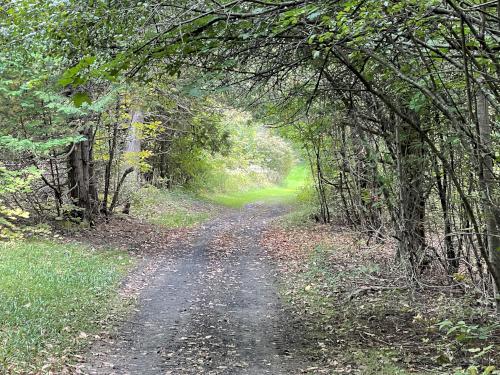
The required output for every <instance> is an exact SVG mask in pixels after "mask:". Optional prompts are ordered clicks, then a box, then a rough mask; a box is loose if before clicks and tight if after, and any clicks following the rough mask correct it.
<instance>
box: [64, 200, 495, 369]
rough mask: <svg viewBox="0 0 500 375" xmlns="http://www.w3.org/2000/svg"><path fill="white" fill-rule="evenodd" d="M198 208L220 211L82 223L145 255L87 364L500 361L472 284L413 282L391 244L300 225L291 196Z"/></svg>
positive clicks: (88, 237)
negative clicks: (193, 219) (288, 202)
mask: <svg viewBox="0 0 500 375" xmlns="http://www.w3.org/2000/svg"><path fill="white" fill-rule="evenodd" d="M198 209H200V210H202V212H204V213H207V212H209V213H210V214H207V215H206V217H212V219H210V220H209V219H207V220H208V221H205V222H204V223H202V224H199V225H198V226H192V227H188V228H186V227H177V228H166V227H164V226H163V227H162V226H161V225H157V224H151V223H148V222H146V221H140V220H136V219H131V218H127V217H123V218H116V219H113V220H112V221H111V222H109V223H107V224H104V225H101V226H99V227H98V229H96V230H90V231H89V232H79V233H78V234H76V235H73V236H72V239H73V240H74V239H75V237H76V238H77V239H79V240H80V241H82V242H87V243H88V242H91V243H93V244H94V246H98V247H99V246H105V247H108V246H112V247H114V248H116V247H117V248H121V249H125V250H127V251H129V252H130V253H131V254H132V256H133V257H135V258H136V259H139V262H138V266H137V268H136V270H135V271H134V272H132V273H131V274H130V275H129V277H128V278H127V279H126V280H125V281H124V282H123V284H122V288H121V293H122V295H123V296H124V297H125V298H126V299H128V300H129V301H131V305H132V306H133V311H132V312H130V313H129V314H125V315H123V316H120V317H118V318H117V319H116V320H115V321H114V324H111V325H108V326H107V327H104V328H103V330H102V332H99V333H98V334H97V335H96V336H95V337H98V339H96V340H95V342H94V344H93V345H92V347H91V350H90V352H89V355H88V356H87V357H86V359H85V361H84V362H83V363H80V364H78V365H76V367H74V369H76V371H77V372H79V373H93V374H266V373H268V374H285V373H288V374H301V373H312V374H325V373H359V374H407V373H418V374H427V373H451V374H454V373H458V374H459V373H461V372H459V369H460V368H461V369H465V368H467V367H469V366H471V365H475V366H477V369H478V373H481V371H483V370H485V369H486V371H493V368H492V367H489V369H488V366H492V365H494V364H496V363H499V362H500V361H499V359H500V358H499V344H500V342H499V337H500V330H499V327H498V325H495V324H494V323H493V322H494V320H492V319H491V315H488V314H491V311H488V310H487V309H485V308H482V307H481V306H477V303H476V300H477V298H474V296H473V295H471V294H470V293H465V294H464V293H463V292H462V291H461V290H457V289H452V288H448V287H441V288H437V287H436V288H431V287H428V288H424V289H423V290H419V291H413V290H411V289H409V288H408V285H406V284H405V283H404V277H403V274H402V272H400V271H398V270H397V269H396V265H395V263H394V260H393V259H394V254H393V251H392V248H393V247H392V246H391V244H387V243H386V244H371V245H367V243H366V239H365V238H364V236H363V235H361V234H359V233H354V232H351V231H350V230H348V229H346V228H341V227H330V226H324V225H312V224H307V223H304V225H297V224H296V223H295V224H293V225H291V224H290V223H289V218H290V217H292V216H293V215H294V214H293V212H290V209H289V208H285V207H283V206H277V205H269V204H267V205H260V204H257V205H250V206H247V207H245V208H243V209H240V210H233V209H230V210H229V209H228V210H226V209H220V208H216V209H215V208H214V207H211V206H209V205H208V206H207V205H204V204H202V205H201V206H198ZM211 209H215V210H216V211H211ZM294 222H296V219H294ZM429 272H430V273H432V270H430V271H429ZM429 277H430V278H432V275H429ZM111 321H113V319H111ZM440 325H441V327H440ZM471 371H473V370H471ZM463 373H464V374H466V373H471V374H472V373H474V372H463ZM486 373H489V372H486Z"/></svg>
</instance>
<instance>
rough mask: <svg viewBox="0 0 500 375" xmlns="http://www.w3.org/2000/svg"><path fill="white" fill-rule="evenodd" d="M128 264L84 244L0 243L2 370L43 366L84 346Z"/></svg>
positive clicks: (122, 257) (122, 256) (109, 304)
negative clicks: (53, 358) (56, 357)
mask: <svg viewBox="0 0 500 375" xmlns="http://www.w3.org/2000/svg"><path fill="white" fill-rule="evenodd" d="M129 264H130V260H129V257H128V256H127V254H124V253H118V252H116V251H106V252H93V251H92V250H90V249H89V248H87V247H84V246H83V247H82V245H62V244H57V243H53V242H48V241H47V242H16V243H12V242H9V243H4V244H0V300H1V301H2V303H0V321H1V322H2V329H1V330H0V372H1V373H3V372H7V373H9V371H10V372H13V373H24V372H27V371H30V369H33V368H41V367H42V366H43V365H45V364H48V363H49V362H50V361H51V358H52V357H53V356H55V355H57V356H59V357H63V356H64V355H68V354H71V353H72V352H73V351H74V350H76V349H77V348H79V347H81V345H82V344H84V343H85V341H86V340H84V336H86V335H87V334H91V333H93V332H96V330H97V329H98V326H99V321H100V319H103V318H104V317H105V314H106V313H107V312H108V311H109V308H110V307H112V305H113V303H114V301H115V300H114V296H115V288H116V286H117V282H118V280H119V279H120V277H121V276H122V275H123V273H124V271H125V270H126V269H128V267H129ZM57 365H58V364H57V363H55V364H52V365H49V367H48V368H47V370H52V371H56V372H57ZM52 366H54V367H52Z"/></svg>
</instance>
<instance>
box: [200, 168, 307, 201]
mask: <svg viewBox="0 0 500 375" xmlns="http://www.w3.org/2000/svg"><path fill="white" fill-rule="evenodd" d="M308 181H309V170H308V168H307V166H305V165H303V164H299V165H296V166H294V167H293V168H292V169H291V171H290V173H289V174H288V176H287V177H286V178H285V179H284V181H283V183H282V184H281V185H274V186H270V187H262V188H257V189H250V190H241V191H234V192H229V193H224V194H213V195H206V196H205V197H206V198H207V199H209V200H211V201H213V202H215V203H218V204H221V205H224V206H228V207H234V208H240V207H244V206H245V205H247V204H250V203H255V202H266V203H293V202H295V201H296V199H297V197H298V195H299V194H300V193H301V191H302V189H303V188H305V186H306V185H307V183H308Z"/></svg>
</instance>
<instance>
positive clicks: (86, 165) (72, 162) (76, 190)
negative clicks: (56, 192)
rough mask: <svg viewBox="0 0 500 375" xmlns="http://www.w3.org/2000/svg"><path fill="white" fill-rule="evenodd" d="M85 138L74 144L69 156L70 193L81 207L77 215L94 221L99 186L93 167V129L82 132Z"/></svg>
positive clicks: (75, 203) (74, 202)
mask: <svg viewBox="0 0 500 375" xmlns="http://www.w3.org/2000/svg"><path fill="white" fill-rule="evenodd" d="M81 134H82V135H83V136H84V137H85V140H83V141H80V142H78V143H75V144H73V146H72V148H71V152H70V153H69V156H68V167H69V168H68V184H69V195H70V197H71V200H72V201H73V204H74V205H75V206H77V207H78V208H80V209H81V212H80V213H77V214H76V215H77V216H79V217H81V218H82V219H84V220H88V221H90V222H92V220H93V218H94V217H95V215H96V213H97V208H98V198H97V186H96V181H95V176H94V169H93V155H92V142H93V134H92V129H91V128H87V129H85V130H83V131H82V132H81Z"/></svg>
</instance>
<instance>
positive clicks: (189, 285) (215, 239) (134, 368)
mask: <svg viewBox="0 0 500 375" xmlns="http://www.w3.org/2000/svg"><path fill="white" fill-rule="evenodd" d="M283 212H284V209H283V208H280V207H272V206H271V207H269V206H260V205H253V206H249V207H246V208H245V209H243V210H241V211H238V212H230V213H228V214H224V215H222V216H220V217H219V218H217V219H215V220H213V221H212V222H210V223H208V224H206V225H204V226H202V227H200V228H199V230H198V231H196V233H195V234H193V235H192V236H191V238H189V239H188V240H186V241H185V242H184V243H179V246H178V247H177V248H176V250H175V251H173V252H172V250H168V251H169V253H168V254H166V255H165V257H164V260H162V261H161V264H160V265H159V266H158V269H157V271H156V272H155V274H154V276H153V278H152V280H150V282H149V285H148V286H147V287H146V288H144V290H143V291H142V292H141V295H140V297H139V301H138V307H137V312H136V313H135V314H134V315H132V317H131V318H130V322H128V323H125V324H124V326H123V327H122V328H121V329H120V330H119V332H118V334H117V337H115V338H114V340H113V341H112V342H110V343H106V344H104V343H101V344H99V345H100V346H99V347H98V348H93V350H92V352H93V353H94V355H93V357H92V358H91V359H90V363H89V364H88V366H87V368H86V371H85V372H86V373H88V374H142V375H148V374H175V375H182V374H256V375H263V374H276V375H278V374H300V373H303V372H304V370H305V369H306V368H308V366H309V365H308V361H307V360H306V359H305V358H303V357H301V354H300V353H301V350H300V349H301V347H302V346H303V344H304V343H303V342H302V338H301V332H303V331H302V329H303V327H302V326H301V323H300V320H298V319H297V318H295V317H294V315H293V314H292V313H290V312H289V311H287V309H286V307H285V306H284V304H283V303H282V302H281V301H280V298H279V296H278V293H277V290H276V288H277V286H276V277H275V270H274V268H273V265H272V262H271V261H270V259H269V257H268V256H266V254H265V253H264V251H263V250H262V249H261V248H260V246H259V241H260V235H261V232H262V230H263V229H264V228H265V227H266V225H267V223H268V222H269V220H271V219H273V218H275V217H277V216H279V215H281V214H282V213H283Z"/></svg>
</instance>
